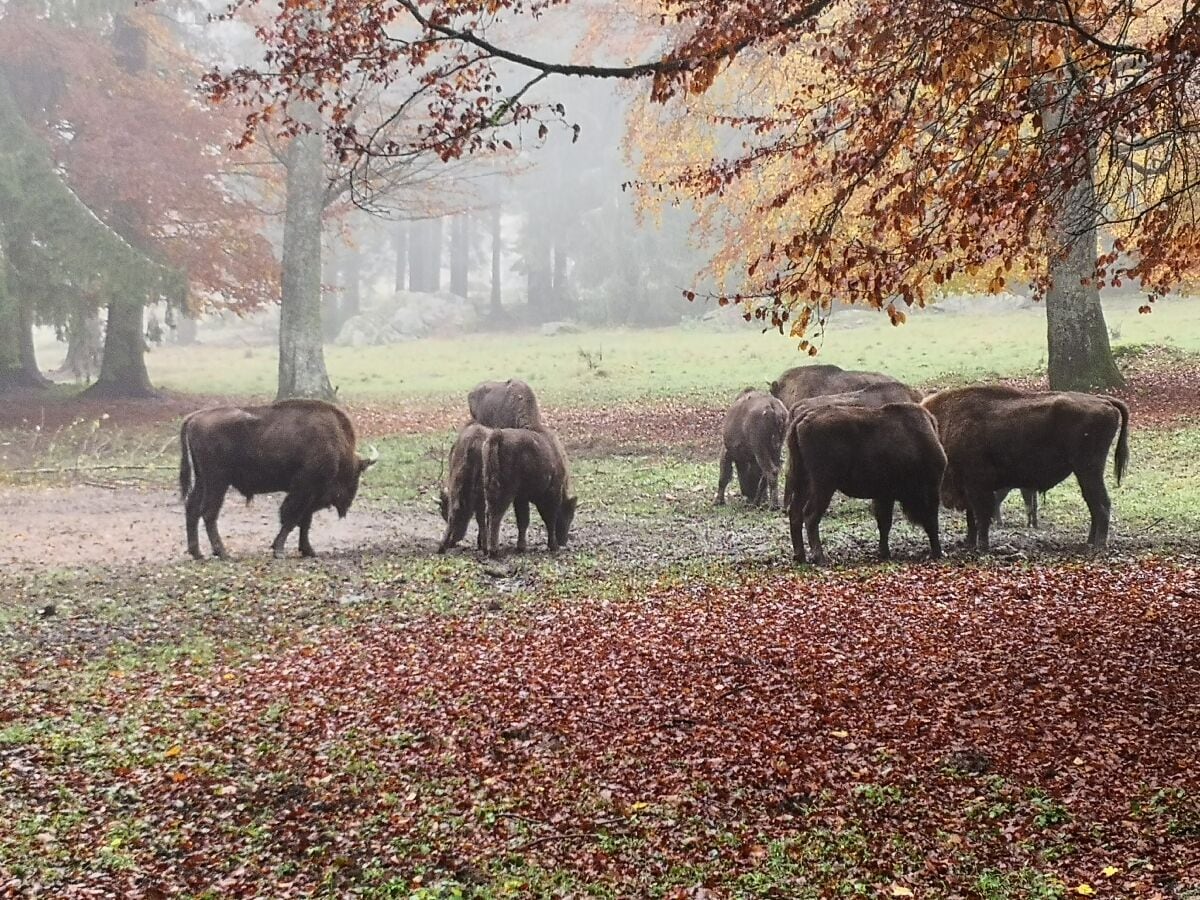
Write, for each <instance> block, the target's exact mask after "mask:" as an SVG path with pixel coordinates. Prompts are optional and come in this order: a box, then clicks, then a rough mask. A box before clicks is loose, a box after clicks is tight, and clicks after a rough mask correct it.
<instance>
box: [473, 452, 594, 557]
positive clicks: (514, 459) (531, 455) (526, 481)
mask: <svg viewBox="0 0 1200 900" xmlns="http://www.w3.org/2000/svg"><path fill="white" fill-rule="evenodd" d="M483 490H484V508H485V522H486V528H485V531H484V533H485V538H484V550H485V551H486V552H487V553H488V555H489V556H498V555H499V552H500V549H499V545H500V520H501V519H503V518H504V513H505V512H507V511H508V507H509V506H510V505H511V506H512V507H513V508H514V509H515V510H516V515H517V552H518V553H522V552H524V550H525V532H526V530H527V529H528V528H529V506H530V504H533V505H534V506H536V507H537V511H538V513H539V514H540V515H541V517H542V521H543V522H545V523H546V542H547V545H548V546H549V548H550V550H552V551H554V550H557V549H558V548H559V547H560V546H564V545H565V544H566V543H567V538H568V536H569V535H570V532H571V522H572V521H573V520H574V518H575V504H576V498H575V497H573V496H571V476H570V473H569V472H568V471H567V456H566V453H564V452H563V448H562V444H561V443H559V440H558V437H557V436H556V435H554V434H553V433H552V432H549V431H531V430H529V429H527V428H496V429H493V430H492V432H491V433H490V434H489V435H488V436H487V438H486V439H485V440H484V443H483Z"/></svg>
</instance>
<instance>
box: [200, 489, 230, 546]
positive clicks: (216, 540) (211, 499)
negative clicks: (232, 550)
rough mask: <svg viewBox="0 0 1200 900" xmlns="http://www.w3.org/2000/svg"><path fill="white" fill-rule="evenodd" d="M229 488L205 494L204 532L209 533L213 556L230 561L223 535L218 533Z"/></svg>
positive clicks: (207, 491)
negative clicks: (218, 521) (219, 519)
mask: <svg viewBox="0 0 1200 900" xmlns="http://www.w3.org/2000/svg"><path fill="white" fill-rule="evenodd" d="M228 490H229V488H228V487H224V486H223V487H221V488H218V489H215V490H211V491H209V490H206V491H205V492H204V512H203V515H204V530H205V531H206V532H208V542H209V543H210V544H212V552H213V556H215V557H217V558H218V559H229V553H228V552H227V551H226V550H225V543H224V542H223V541H222V540H221V533H220V532H219V531H217V516H219V515H220V514H221V505H222V504H223V503H224V502H225V492H226V491H228Z"/></svg>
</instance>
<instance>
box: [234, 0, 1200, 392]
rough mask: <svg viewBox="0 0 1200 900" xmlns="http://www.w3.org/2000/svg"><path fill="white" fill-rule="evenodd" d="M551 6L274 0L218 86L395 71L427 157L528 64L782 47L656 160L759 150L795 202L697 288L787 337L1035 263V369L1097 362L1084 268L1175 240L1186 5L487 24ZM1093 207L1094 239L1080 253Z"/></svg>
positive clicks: (1122, 2) (345, 96) (688, 90)
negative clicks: (788, 68)
mask: <svg viewBox="0 0 1200 900" xmlns="http://www.w3.org/2000/svg"><path fill="white" fill-rule="evenodd" d="M256 3H257V0H240V3H239V5H240V6H247V5H255V4H256ZM568 5H569V0H542V2H534V3H532V4H529V3H524V2H521V3H516V2H514V0H499V2H497V0H487V2H483V0H466V2H457V0H456V2H455V3H446V2H444V0H437V2H418V0H384V2H367V0H348V2H340V3H339V4H338V10H339V14H338V15H337V16H336V17H334V18H332V19H331V21H330V27H329V28H328V29H326V30H324V31H322V32H320V33H313V32H308V33H302V32H301V31H298V30H297V29H296V28H295V27H294V22H295V19H296V17H297V15H299V13H298V12H297V9H296V7H293V6H291V5H285V6H284V7H283V8H281V9H279V10H277V11H273V12H272V13H271V21H270V22H269V23H268V24H267V25H266V26H265V28H264V31H263V34H264V37H265V39H266V40H267V41H268V43H269V45H270V46H271V54H270V58H269V64H270V65H269V70H266V69H264V70H263V71H259V72H251V71H242V72H239V73H237V75H236V77H234V78H231V79H229V81H228V82H227V83H226V88H227V89H229V90H236V91H243V92H249V93H253V94H255V95H256V96H258V97H260V98H262V99H264V100H267V101H269V102H270V103H271V104H272V106H271V107H270V108H271V110H272V112H273V113H274V114H283V115H286V114H287V112H286V110H287V96H288V93H289V90H290V86H291V85H293V84H294V83H295V82H296V80H297V79H298V78H300V77H313V78H316V79H318V80H319V81H320V82H321V83H322V84H324V85H326V86H328V89H329V91H330V96H331V100H330V105H331V110H332V111H333V120H334V121H335V122H339V119H338V115H337V112H338V110H348V109H352V108H353V107H354V104H355V102H356V95H357V93H358V91H359V89H360V86H361V85H362V84H371V83H379V82H387V81H389V80H391V79H394V78H395V77H397V75H398V73H399V72H401V71H403V72H410V73H411V72H415V73H417V77H418V78H419V84H420V87H419V88H418V89H417V90H415V91H414V92H413V94H412V96H411V97H409V98H407V99H406V100H405V101H404V102H403V103H402V104H401V105H402V106H413V107H415V106H420V107H421V108H422V109H424V110H426V111H427V112H428V114H429V116H430V122H429V124H428V125H427V127H425V128H424V129H423V130H422V131H421V133H420V134H419V135H417V136H416V140H417V142H418V143H420V144H421V145H422V146H425V147H429V148H432V149H435V150H436V151H437V152H438V153H440V154H441V155H442V156H443V157H444V158H448V159H449V158H455V157H458V156H460V155H462V154H464V153H469V152H472V151H474V150H477V149H479V148H481V147H487V146H495V145H496V143H497V142H498V141H501V140H503V138H502V137H500V136H497V135H496V133H495V130H496V128H497V127H501V126H511V125H517V126H528V127H536V128H538V130H539V132H541V131H542V129H544V128H545V127H546V124H545V122H546V120H547V119H550V118H554V117H559V116H561V115H562V110H561V109H556V108H555V106H554V104H553V103H535V102H534V101H533V100H531V99H530V98H531V97H532V96H533V94H532V93H531V91H532V89H533V87H534V86H536V85H538V84H539V83H540V82H542V81H545V80H546V79H547V78H548V77H549V76H552V75H568V76H569V75H582V76H591V77H607V78H622V79H637V78H644V79H647V80H648V81H649V82H650V97H651V99H652V100H654V101H656V102H660V103H663V104H670V103H672V102H679V101H680V99H681V98H684V97H686V96H688V95H692V96H696V95H702V94H704V93H706V92H708V91H709V90H710V89H712V88H713V87H714V85H717V84H719V82H720V79H721V77H722V76H723V75H724V74H725V73H727V72H728V71H729V70H730V68H731V67H733V66H735V65H738V64H741V63H744V64H747V65H753V66H755V67H756V68H757V69H758V71H760V72H761V73H763V74H764V75H769V74H770V72H771V71H773V69H774V67H776V66H780V65H788V64H791V63H793V62H795V61H804V62H806V63H808V65H809V68H810V71H811V74H810V75H809V77H803V78H799V79H797V80H796V81H795V83H794V84H792V85H791V86H790V88H789V89H788V90H787V91H785V92H783V93H782V94H781V95H780V96H779V97H778V98H776V99H775V100H773V101H772V102H770V103H768V104H761V105H758V106H757V107H756V108H755V109H754V110H753V111H752V112H750V113H742V114H735V115H728V116H725V117H723V118H722V120H721V124H722V125H723V126H724V127H726V128H730V129H736V130H737V131H738V132H739V133H740V135H741V137H742V138H743V142H742V145H741V147H740V152H734V153H729V154H726V155H721V156H714V157H713V158H710V159H708V160H705V161H704V162H703V163H702V164H698V165H689V166H687V167H686V169H685V171H683V172H681V173H679V174H678V175H676V176H675V177H674V178H672V179H671V181H672V184H673V185H674V186H675V187H677V188H679V189H681V190H685V191H688V192H690V193H691V194H693V195H696V196H700V197H708V196H717V197H719V196H721V195H722V194H723V193H724V192H725V191H726V190H728V189H729V188H730V186H731V185H733V184H735V183H736V182H737V181H738V180H739V179H741V178H744V177H747V176H748V175H750V174H752V173H754V172H756V171H758V170H760V169H761V168H762V167H763V166H767V165H770V164H771V163H772V162H773V161H775V160H780V159H785V160H787V161H788V162H789V166H788V167H787V169H786V173H785V174H784V175H783V176H782V177H781V178H780V179H779V180H777V181H776V182H774V183H773V184H772V188H771V191H770V193H769V195H768V196H765V197H764V198H762V200H761V201H760V204H759V206H760V208H761V209H762V210H764V211H766V210H772V209H781V208H785V207H787V206H788V205H789V204H791V203H793V202H796V201H798V200H800V201H803V202H805V203H806V204H807V205H808V206H809V207H811V208H812V214H811V215H809V216H805V217H803V218H800V217H796V218H792V219H790V220H789V224H788V227H787V228H786V229H785V230H782V231H780V232H779V233H778V234H775V235H773V236H772V237H771V239H770V240H769V241H767V242H766V243H765V244H760V245H758V246H757V247H755V248H753V249H752V250H751V251H749V260H748V265H747V267H746V268H747V282H746V285H745V286H744V287H743V288H742V289H741V290H738V291H735V292H731V293H730V294H729V295H728V296H726V297H723V298H722V299H724V300H727V301H729V300H732V301H742V302H746V303H747V304H748V306H749V307H750V309H751V314H752V315H755V316H758V317H759V318H762V319H764V320H766V321H769V322H770V323H771V324H773V325H775V326H777V327H779V328H780V329H784V328H789V329H790V330H791V332H792V333H793V334H794V335H796V337H797V338H798V339H799V340H800V341H801V342H804V341H805V334H806V332H807V329H808V328H809V327H810V326H812V325H813V324H815V323H820V322H821V321H822V319H823V317H824V314H825V312H827V310H828V308H829V303H830V301H831V299H832V298H834V297H837V298H839V299H842V300H846V301H850V302H862V303H867V304H870V305H872V306H875V307H879V308H883V309H886V310H887V311H888V313H889V315H891V316H892V318H893V320H894V321H901V320H903V318H904V307H905V306H906V305H912V304H921V303H923V302H924V301H925V299H926V298H928V297H929V296H930V294H931V292H932V291H934V290H935V289H936V288H937V286H938V285H940V284H942V283H944V282H945V281H946V280H947V279H949V278H953V277H954V276H955V275H956V274H958V273H960V272H962V271H967V272H971V273H976V274H977V273H981V272H982V273H985V274H986V276H987V282H988V284H989V285H990V286H992V287H993V288H994V289H1000V288H1001V287H1003V285H1004V283H1005V282H1006V280H1007V278H1008V277H1010V275H1011V273H1012V272H1013V271H1014V270H1017V271H1026V272H1031V273H1037V274H1036V275H1035V277H1034V287H1035V288H1036V289H1037V290H1038V291H1039V292H1041V293H1043V294H1045V295H1046V300H1047V305H1048V308H1049V312H1048V321H1049V323H1050V329H1049V335H1048V338H1049V342H1050V348H1051V349H1050V378H1051V383H1052V385H1054V386H1055V387H1099V386H1105V385H1107V384H1112V383H1113V382H1115V381H1116V380H1118V379H1119V374H1118V373H1117V371H1116V369H1115V367H1114V366H1113V365H1112V361H1111V355H1110V354H1109V352H1108V348H1107V335H1106V333H1105V331H1104V328H1103V316H1102V313H1101V311H1100V308H1099V300H1098V296H1099V295H1098V289H1099V287H1100V286H1101V285H1103V284H1119V283H1120V282H1122V281H1123V280H1125V279H1131V280H1133V281H1136V282H1137V283H1139V284H1141V285H1142V286H1143V287H1144V288H1145V289H1146V291H1147V293H1148V295H1149V296H1150V297H1151V298H1153V297H1155V296H1159V295H1161V294H1164V293H1166V292H1167V291H1169V290H1170V289H1171V288H1172V286H1173V285H1174V284H1175V283H1176V282H1177V281H1178V280H1179V279H1180V278H1181V277H1182V275H1183V274H1184V273H1185V272H1186V270H1187V269H1188V267H1189V266H1190V264H1191V260H1192V259H1193V258H1194V257H1195V253H1194V252H1192V251H1193V248H1194V244H1195V243H1196V241H1197V227H1196V220H1195V214H1194V213H1193V203H1192V199H1193V196H1194V194H1193V192H1194V189H1195V184H1194V179H1195V177H1196V176H1195V172H1196V171H1197V167H1196V165H1195V160H1194V157H1195V154H1196V149H1197V137H1196V133H1195V130H1194V129H1193V128H1192V127H1191V123H1192V122H1194V121H1195V120H1196V112H1197V110H1196V109H1195V105H1196V103H1197V100H1196V97H1197V96H1200V94H1198V92H1197V91H1196V90H1195V87H1196V66H1197V65H1200V17H1196V16H1195V15H1193V14H1192V10H1191V7H1190V5H1189V4H1188V3H1186V2H1183V0H1174V2H1167V3H1151V2H1149V0H967V2H933V0H917V2H911V3H897V2H895V0H862V2H857V3H853V4H852V3H849V2H842V0H809V2H807V3H801V4H796V3H792V2H790V0H732V2H729V0H690V2H686V3H664V4H662V6H661V34H660V46H661V47H662V48H663V49H662V50H661V52H658V53H650V54H649V56H648V58H647V60H646V61H645V62H642V63H634V64H615V65H600V64H586V65H583V64H575V63H571V62H567V61H556V60H552V59H546V58H536V57H534V56H531V55H526V54H524V53H521V52H518V51H516V50H515V49H513V47H512V46H511V45H510V44H507V43H506V42H505V41H504V39H503V37H502V35H503V27H504V24H505V22H506V21H511V20H512V19H513V18H515V17H517V16H521V15H525V14H529V13H534V14H539V15H540V14H543V13H546V12H547V11H548V10H550V9H551V8H553V7H562V6H568ZM496 35H501V36H496ZM794 68H797V69H799V68H800V67H799V66H795V67H794ZM330 138H331V141H332V142H333V143H334V144H335V145H336V146H338V147H339V148H341V149H342V150H344V151H347V152H354V153H373V152H395V151H397V150H399V149H400V148H398V147H390V146H385V147H375V146H372V145H371V144H370V142H368V141H364V140H363V139H362V136H361V135H360V134H358V133H357V131H356V129H355V127H354V124H353V123H352V122H347V121H344V120H342V121H341V122H340V124H339V125H338V127H336V128H335V129H334V130H333V133H331V135H330ZM1100 228H1104V229H1106V230H1107V231H1109V232H1111V234H1112V235H1113V238H1114V241H1115V248H1116V250H1115V252H1114V253H1108V254H1104V255H1101V256H1098V257H1097V254H1096V250H1095V235H1096V232H1097V229H1100ZM1089 262H1091V263H1092V264H1090V265H1089Z"/></svg>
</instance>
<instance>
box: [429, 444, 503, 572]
mask: <svg viewBox="0 0 1200 900" xmlns="http://www.w3.org/2000/svg"><path fill="white" fill-rule="evenodd" d="M491 433H492V429H490V428H486V427H484V426H483V425H480V424H478V423H476V422H472V423H470V424H469V425H467V426H466V427H465V428H463V429H462V431H460V432H459V433H458V437H457V438H455V440H454V446H453V447H451V448H450V471H449V473H448V474H447V476H446V487H445V489H444V490H443V491H442V494H441V498H440V505H441V512H442V518H443V519H445V520H446V532H445V534H443V535H442V542H441V543H440V544H439V545H438V553H445V552H446V551H447V550H449V549H450V548H451V547H453V546H454V545H455V544H457V543H458V542H459V541H461V540H462V539H463V537H464V536H465V535H466V533H467V526H468V525H469V524H470V522H471V516H474V517H475V525H476V527H477V528H478V529H479V536H478V540H477V541H476V545H477V547H478V548H479V549H480V550H482V549H483V544H484V539H483V536H484V532H485V522H484V502H483V444H484V441H486V440H487V437H488V435H489V434H491Z"/></svg>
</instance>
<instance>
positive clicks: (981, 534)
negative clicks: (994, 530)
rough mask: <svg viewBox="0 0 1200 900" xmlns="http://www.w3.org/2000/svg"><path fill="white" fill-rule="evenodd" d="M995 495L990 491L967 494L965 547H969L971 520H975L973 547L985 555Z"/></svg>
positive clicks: (988, 543)
mask: <svg viewBox="0 0 1200 900" xmlns="http://www.w3.org/2000/svg"><path fill="white" fill-rule="evenodd" d="M995 504H996V495H995V494H994V493H993V492H992V491H979V490H976V491H968V492H967V545H968V546H971V545H972V541H971V519H972V518H974V520H975V541H974V546H975V547H977V548H978V549H979V552H981V553H987V552H988V549H989V546H990V541H989V534H988V532H989V530H990V529H991V527H992V512H993V511H994V510H995Z"/></svg>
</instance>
